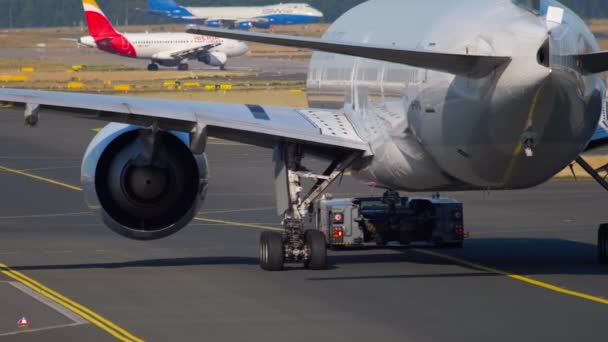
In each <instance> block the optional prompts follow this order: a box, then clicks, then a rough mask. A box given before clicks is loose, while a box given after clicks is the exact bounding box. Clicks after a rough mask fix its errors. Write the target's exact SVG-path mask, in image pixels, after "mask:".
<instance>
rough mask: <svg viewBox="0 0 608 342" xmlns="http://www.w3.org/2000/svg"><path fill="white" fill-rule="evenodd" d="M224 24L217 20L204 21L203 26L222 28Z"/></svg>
mask: <svg viewBox="0 0 608 342" xmlns="http://www.w3.org/2000/svg"><path fill="white" fill-rule="evenodd" d="M223 24H224V23H222V21H221V20H218V19H211V20H205V26H209V27H222V25H223Z"/></svg>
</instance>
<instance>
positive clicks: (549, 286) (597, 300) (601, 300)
mask: <svg viewBox="0 0 608 342" xmlns="http://www.w3.org/2000/svg"><path fill="white" fill-rule="evenodd" d="M0 171H7V172H11V173H16V174H18V175H22V176H25V177H29V178H33V179H37V180H40V181H43V182H48V183H51V184H55V185H58V186H62V187H64V188H68V189H72V190H76V191H82V189H81V188H79V187H76V186H73V185H69V184H66V183H62V182H58V181H55V180H53V179H49V178H45V177H40V176H36V175H33V174H29V173H27V172H21V171H18V170H13V169H10V168H6V167H4V166H0ZM196 220H198V221H202V222H209V223H219V224H223V225H233V226H239V227H248V228H256V229H263V230H274V231H283V230H282V229H280V228H275V227H270V226H263V225H257V224H247V223H239V222H232V221H223V220H212V219H206V218H200V217H197V218H196ZM413 251H415V252H418V253H421V254H426V255H431V256H434V257H437V258H441V259H444V260H449V261H452V262H454V263H456V264H460V265H464V266H468V267H472V268H475V269H478V270H481V271H485V272H488V273H494V274H500V275H503V276H505V277H508V278H511V279H514V280H518V281H521V282H524V283H526V284H529V285H533V286H537V287H540V288H544V289H546V290H549V291H553V292H557V293H561V294H565V295H569V296H573V297H577V298H581V299H585V300H589V301H592V302H595V303H600V304H605V305H608V299H604V298H600V297H596V296H592V295H588V294H585V293H582V292H577V291H572V290H568V289H565V288H563V287H559V286H555V285H552V284H549V283H545V282H542V281H539V280H535V279H532V278H530V277H526V276H523V275H519V274H513V273H509V272H506V271H502V270H499V269H496V268H492V267H488V266H484V265H481V264H477V263H474V262H471V261H467V260H464V259H461V258H457V257H453V256H451V255H447V254H442V253H437V252H432V251H427V250H422V249H413ZM0 265H1V264H0Z"/></svg>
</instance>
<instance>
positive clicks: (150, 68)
mask: <svg viewBox="0 0 608 342" xmlns="http://www.w3.org/2000/svg"><path fill="white" fill-rule="evenodd" d="M148 71H158V64H154V63H151V64H148Z"/></svg>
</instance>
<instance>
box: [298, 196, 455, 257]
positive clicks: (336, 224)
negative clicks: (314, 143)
mask: <svg viewBox="0 0 608 342" xmlns="http://www.w3.org/2000/svg"><path fill="white" fill-rule="evenodd" d="M309 210H310V211H311V212H310V213H311V214H312V215H310V218H311V222H313V223H314V226H315V227H314V228H316V229H317V230H319V231H321V232H323V233H324V234H325V237H326V241H327V242H328V245H329V247H330V248H332V249H340V248H346V247H361V246H363V245H364V244H366V243H370V242H372V243H373V242H375V243H376V244H377V245H379V246H384V245H386V244H387V243H389V242H399V243H400V244H402V245H407V244H409V243H411V242H418V241H424V242H429V243H432V244H434V245H435V246H439V247H452V248H462V247H463V243H464V239H465V231H464V225H463V219H464V216H463V206H462V203H460V202H458V201H456V200H455V199H452V198H449V197H440V196H439V195H437V196H433V197H431V198H419V197H412V198H408V197H401V196H400V195H399V194H398V193H397V192H394V191H387V192H386V193H385V194H384V195H383V196H382V197H362V198H342V199H333V198H331V196H325V197H323V198H321V199H319V200H316V201H315V202H314V203H313V206H312V207H311V208H309Z"/></svg>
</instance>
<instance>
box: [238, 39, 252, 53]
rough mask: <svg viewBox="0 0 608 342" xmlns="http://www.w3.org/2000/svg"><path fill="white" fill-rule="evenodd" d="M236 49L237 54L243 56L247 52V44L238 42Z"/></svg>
mask: <svg viewBox="0 0 608 342" xmlns="http://www.w3.org/2000/svg"><path fill="white" fill-rule="evenodd" d="M237 49H238V50H239V52H240V53H241V54H242V55H244V54H246V53H247V52H248V51H249V45H247V43H245V42H243V41H238V43H237Z"/></svg>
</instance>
